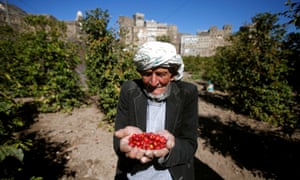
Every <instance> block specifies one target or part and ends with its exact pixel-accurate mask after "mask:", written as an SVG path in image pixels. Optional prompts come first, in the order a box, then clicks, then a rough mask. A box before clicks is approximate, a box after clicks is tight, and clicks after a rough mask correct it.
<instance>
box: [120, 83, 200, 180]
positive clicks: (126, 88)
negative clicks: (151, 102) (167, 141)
mask: <svg viewBox="0 0 300 180" xmlns="http://www.w3.org/2000/svg"><path fill="white" fill-rule="evenodd" d="M142 87H143V84H142V81H141V80H135V81H127V82H125V83H124V84H123V85H122V88H121V93H120V98H119V103H118V107H117V115H116V120H115V130H118V129H122V128H124V127H126V126H128V125H131V126H136V127H139V128H140V129H142V130H143V131H146V111H147V96H146V95H145V94H144V92H143V90H142ZM165 128H166V129H167V130H168V131H169V132H170V133H172V134H173V135H174V136H175V146H174V148H172V150H171V151H170V154H169V156H168V159H167V160H166V161H165V162H164V163H163V164H159V163H157V161H152V162H150V163H148V164H141V163H140V162H139V161H138V160H133V159H129V158H126V157H125V155H124V153H122V152H120V149H119V144H120V139H119V138H116V137H114V150H115V152H116V154H117V155H118V164H117V172H116V178H115V179H126V173H128V172H133V173H134V172H137V171H139V170H141V169H145V168H147V167H148V166H150V165H154V166H156V167H157V168H162V169H168V170H169V172H170V173H171V176H172V177H173V179H175V180H179V179H180V180H193V179H194V164H193V158H194V154H195V151H196V149H197V146H198V144H197V128H198V91H197V88H196V86H195V85H193V84H191V83H187V82H183V81H172V82H171V94H170V96H169V97H168V98H167V100H166V124H165Z"/></svg>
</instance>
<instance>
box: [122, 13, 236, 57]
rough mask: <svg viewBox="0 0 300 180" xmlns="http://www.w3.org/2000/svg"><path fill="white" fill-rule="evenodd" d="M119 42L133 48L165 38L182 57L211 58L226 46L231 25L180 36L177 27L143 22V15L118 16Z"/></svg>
mask: <svg viewBox="0 0 300 180" xmlns="http://www.w3.org/2000/svg"><path fill="white" fill-rule="evenodd" d="M119 25H120V30H121V32H123V33H124V34H123V35H121V41H123V42H125V43H126V44H130V45H133V46H140V45H142V44H143V43H145V42H147V41H155V40H156V39H157V37H160V36H166V37H168V38H169V39H170V42H171V43H172V44H173V45H174V46H175V47H176V49H177V51H178V52H180V54H181V55H182V56H212V55H214V54H215V51H216V48H217V47H220V46H224V45H226V44H227V42H226V37H227V36H228V35H230V34H231V33H232V27H231V25H225V26H224V27H223V29H221V30H220V29H218V28H217V27H215V26H212V27H210V29H209V30H208V31H203V32H198V33H197V34H196V35H191V34H181V35H180V33H179V32H178V30H177V26H175V25H168V24H165V23H159V22H156V21H154V20H145V17H144V14H142V13H136V14H134V15H133V17H132V18H130V17H127V16H119Z"/></svg>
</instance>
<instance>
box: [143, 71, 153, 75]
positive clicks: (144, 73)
mask: <svg viewBox="0 0 300 180" xmlns="http://www.w3.org/2000/svg"><path fill="white" fill-rule="evenodd" d="M151 75H152V72H143V73H142V76H151Z"/></svg>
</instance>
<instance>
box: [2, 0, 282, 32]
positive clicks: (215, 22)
mask: <svg viewBox="0 0 300 180" xmlns="http://www.w3.org/2000/svg"><path fill="white" fill-rule="evenodd" d="M5 1H7V2H8V3H9V4H14V5H16V6H18V7H20V8H22V9H23V10H25V11H26V12H27V13H31V14H51V15H53V16H54V17H56V18H57V19H59V20H74V19H75V17H76V13H77V11H78V10H80V11H82V13H83V14H85V12H86V11H90V10H94V9H96V8H101V9H102V10H108V12H109V14H110V16H111V20H110V25H109V26H110V27H116V24H117V23H116V22H117V20H118V17H119V16H129V17H132V15H133V14H135V13H137V12H139V13H143V14H144V15H145V20H155V21H157V22H160V23H167V24H173V25H176V26H177V28H178V31H179V32H181V33H190V34H196V32H198V31H202V30H208V29H209V27H211V26H217V27H218V28H219V29H221V28H222V27H223V25H225V24H231V25H232V28H233V31H234V32H236V31H238V29H239V27H240V26H242V25H245V24H246V23H251V18H252V17H254V16H255V15H256V14H257V13H263V12H270V13H277V12H283V11H284V10H287V7H286V6H285V5H284V3H285V2H286V1H287V0H1V2H5Z"/></svg>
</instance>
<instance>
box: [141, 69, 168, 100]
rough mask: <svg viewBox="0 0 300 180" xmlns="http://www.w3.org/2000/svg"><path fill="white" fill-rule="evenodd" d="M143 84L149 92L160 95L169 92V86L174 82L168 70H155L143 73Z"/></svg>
mask: <svg viewBox="0 0 300 180" xmlns="http://www.w3.org/2000/svg"><path fill="white" fill-rule="evenodd" d="M141 75H142V79H143V83H144V84H145V86H146V89H147V91H148V92H150V93H151V94H153V95H159V94H161V93H164V92H165V91H166V90H167V86H168V84H169V82H170V81H171V80H173V77H172V74H171V73H170V71H169V69H167V68H155V69H149V70H146V71H143V72H142V73H141Z"/></svg>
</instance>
